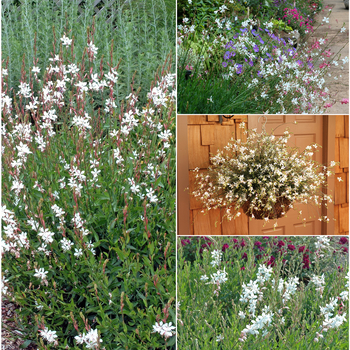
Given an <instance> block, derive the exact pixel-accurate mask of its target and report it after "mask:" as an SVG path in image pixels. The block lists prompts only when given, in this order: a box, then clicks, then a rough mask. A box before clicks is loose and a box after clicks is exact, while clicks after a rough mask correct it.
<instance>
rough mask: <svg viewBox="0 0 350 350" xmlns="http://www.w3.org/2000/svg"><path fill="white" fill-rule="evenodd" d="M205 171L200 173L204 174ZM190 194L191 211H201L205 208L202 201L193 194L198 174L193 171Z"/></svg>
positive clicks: (191, 172) (190, 179) (190, 173)
mask: <svg viewBox="0 0 350 350" xmlns="http://www.w3.org/2000/svg"><path fill="white" fill-rule="evenodd" d="M204 172H205V170H201V171H200V173H204ZM188 174H189V182H190V186H189V192H190V209H191V210H192V209H201V208H203V203H202V202H201V201H200V200H197V199H196V198H195V197H194V196H193V195H192V192H193V191H194V189H195V181H196V173H194V172H193V171H189V173H188Z"/></svg>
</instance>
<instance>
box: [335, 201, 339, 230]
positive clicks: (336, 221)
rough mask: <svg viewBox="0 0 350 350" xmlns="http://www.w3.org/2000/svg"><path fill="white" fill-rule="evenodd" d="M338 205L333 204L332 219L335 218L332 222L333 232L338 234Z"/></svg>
mask: <svg viewBox="0 0 350 350" xmlns="http://www.w3.org/2000/svg"><path fill="white" fill-rule="evenodd" d="M339 207H340V205H335V206H334V219H335V223H334V234H335V235H338V234H339V226H340V225H339Z"/></svg>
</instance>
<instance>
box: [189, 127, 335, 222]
mask: <svg viewBox="0 0 350 350" xmlns="http://www.w3.org/2000/svg"><path fill="white" fill-rule="evenodd" d="M289 138H290V134H289V132H288V131H285V133H284V136H282V137H275V136H274V135H269V134H268V133H266V131H263V132H262V133H258V132H257V131H256V130H255V129H253V130H250V132H249V135H248V139H247V141H246V142H242V141H241V140H240V139H239V140H234V139H232V140H231V142H230V143H229V144H228V145H227V146H226V147H225V150H219V151H218V153H217V154H216V155H215V156H212V157H211V162H212V166H210V167H209V169H208V171H207V172H205V173H199V172H198V170H199V169H195V172H196V189H195V191H193V193H192V194H193V195H194V197H195V198H197V199H199V200H200V201H201V202H203V204H204V205H205V207H206V209H208V210H210V209H216V208H219V207H227V211H226V214H225V216H226V217H227V218H228V219H229V220H231V219H232V218H236V217H237V216H239V215H240V214H241V213H240V212H239V209H240V208H242V207H243V210H244V212H245V213H247V215H249V216H251V217H252V218H256V219H264V220H265V221H268V220H269V219H275V218H278V217H281V216H283V215H284V214H285V213H286V212H287V211H288V210H289V209H290V208H293V205H294V203H296V202H300V203H305V204H314V205H315V206H316V207H320V206H321V203H322V201H329V202H331V201H332V198H331V196H330V195H327V194H324V193H323V192H322V187H323V186H326V180H327V177H328V176H330V175H332V172H331V170H330V168H331V167H333V166H334V165H335V164H336V163H335V162H332V163H331V165H330V167H329V168H327V167H325V166H322V165H320V164H318V163H317V162H316V161H314V160H313V159H312V156H313V154H314V152H315V151H317V149H318V148H319V146H318V145H316V144H314V145H311V146H307V147H306V149H305V150H304V151H303V152H299V150H298V149H296V148H291V147H288V146H286V143H287V141H288V139H289ZM231 210H232V211H231ZM300 214H302V213H300ZM304 220H305V218H304ZM320 220H324V221H328V220H327V218H323V217H320Z"/></svg>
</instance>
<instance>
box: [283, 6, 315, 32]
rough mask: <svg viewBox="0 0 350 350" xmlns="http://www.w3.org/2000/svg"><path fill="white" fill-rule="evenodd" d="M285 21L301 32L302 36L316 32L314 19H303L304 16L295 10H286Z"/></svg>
mask: <svg viewBox="0 0 350 350" xmlns="http://www.w3.org/2000/svg"><path fill="white" fill-rule="evenodd" d="M283 20H284V21H285V22H286V23H287V24H288V25H289V26H291V27H292V28H293V29H297V30H299V32H300V34H301V35H302V36H303V35H305V34H307V33H312V32H313V31H314V28H313V26H312V19H311V18H308V17H303V16H302V14H301V13H300V12H299V11H298V10H297V9H295V8H294V9H291V8H288V7H287V8H285V9H284V16H283Z"/></svg>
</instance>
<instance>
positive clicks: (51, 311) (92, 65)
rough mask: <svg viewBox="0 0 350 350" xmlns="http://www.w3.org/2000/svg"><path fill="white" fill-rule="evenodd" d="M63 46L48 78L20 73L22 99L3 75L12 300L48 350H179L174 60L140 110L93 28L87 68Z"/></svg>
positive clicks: (6, 264) (5, 218)
mask: <svg viewBox="0 0 350 350" xmlns="http://www.w3.org/2000/svg"><path fill="white" fill-rule="evenodd" d="M60 41H61V45H60V46H59V47H57V46H56V47H54V48H53V53H52V57H51V59H50V64H49V66H48V67H47V68H46V69H45V70H44V72H39V71H38V70H37V69H35V67H36V66H37V62H36V60H34V67H27V68H26V67H25V65H23V66H22V78H21V80H20V81H19V82H18V88H15V89H12V88H11V87H10V86H9V85H8V80H7V77H8V75H7V73H8V71H7V69H8V66H4V69H3V72H2V165H1V166H2V169H1V170H2V240H1V249H2V274H3V276H2V277H3V288H2V291H3V293H4V294H5V295H4V297H5V298H7V299H8V300H11V301H13V302H14V303H15V304H17V305H18V306H19V309H18V311H17V312H18V324H19V326H18V327H20V329H21V332H22V338H23V340H25V341H26V342H30V341H33V342H34V343H35V344H36V345H37V346H39V348H42V349H46V348H50V349H52V348H55V349H67V348H75V349H85V348H86V349H101V350H102V349H106V350H107V349H110V350H112V349H113V350H114V349H117V348H127V347H129V348H142V347H144V348H148V347H152V348H155V349H156V348H165V347H166V348H167V349H174V346H175V345H174V343H175V337H174V336H173V335H174V334H175V330H174V326H171V322H170V321H172V322H174V321H175V320H174V317H175V314H174V310H173V304H174V298H175V251H174V243H175V242H174V236H175V140H174V136H173V135H174V134H175V112H174V103H175V76H174V74H172V73H171V60H170V59H168V60H167V61H166V62H165V63H164V65H163V67H161V68H160V69H159V70H158V72H157V73H156V76H155V80H154V82H153V83H152V86H151V87H150V91H149V93H148V102H147V104H146V105H141V104H140V103H139V102H138V93H137V91H135V88H134V86H131V91H132V93H131V94H130V95H129V96H124V99H123V100H118V98H117V95H116V91H117V88H118V76H119V73H118V65H117V64H115V63H114V62H113V56H112V53H111V55H110V60H109V61H107V64H106V63H104V61H103V60H98V61H97V60H96V51H97V50H98V47H97V46H96V43H94V28H93V27H92V28H90V29H89V31H88V40H87V42H86V49H85V51H84V54H83V56H82V57H80V58H78V57H75V56H74V42H73V40H72V38H71V37H70V36H69V34H68V33H66V35H65V36H64V37H62V38H61V40H60ZM28 68H29V71H28ZM97 98H99V100H100V101H102V103H103V105H102V106H96V105H95V104H94V101H95V100H96V99H97ZM117 106H118V109H117ZM117 111H120V112H117ZM155 324H158V325H162V326H164V327H160V328H159V327H158V328H156V329H155V328H154V325H155ZM165 325H166V327H165ZM160 329H161V330H162V332H158V331H157V332H155V333H154V331H155V330H160Z"/></svg>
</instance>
